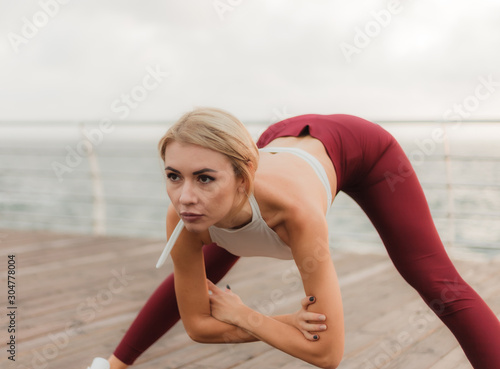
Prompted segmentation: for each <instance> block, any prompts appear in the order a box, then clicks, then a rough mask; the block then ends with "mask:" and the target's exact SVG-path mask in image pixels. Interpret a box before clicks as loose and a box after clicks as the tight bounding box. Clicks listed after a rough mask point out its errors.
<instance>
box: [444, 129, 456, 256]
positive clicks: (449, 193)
mask: <svg viewBox="0 0 500 369" xmlns="http://www.w3.org/2000/svg"><path fill="white" fill-rule="evenodd" d="M442 126H443V132H444V140H443V147H444V163H445V168H446V198H447V212H446V219H447V226H448V237H446V247H452V246H453V245H454V244H455V196H454V194H453V173H452V168H451V153H450V140H449V137H448V133H447V131H446V122H442Z"/></svg>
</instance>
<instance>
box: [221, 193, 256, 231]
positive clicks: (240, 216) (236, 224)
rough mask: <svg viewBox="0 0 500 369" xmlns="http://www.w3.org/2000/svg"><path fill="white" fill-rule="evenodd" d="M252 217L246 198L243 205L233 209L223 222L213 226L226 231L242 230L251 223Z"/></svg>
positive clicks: (250, 207)
mask: <svg viewBox="0 0 500 369" xmlns="http://www.w3.org/2000/svg"><path fill="white" fill-rule="evenodd" d="M252 215H253V212H252V206H251V205H250V201H249V200H248V198H246V199H245V203H244V204H243V205H238V206H237V207H235V208H234V209H233V210H232V211H231V212H229V214H228V215H227V216H226V217H225V218H224V219H223V220H221V221H220V222H219V223H217V224H215V226H216V227H219V228H226V229H238V228H242V227H244V226H245V225H247V224H248V223H250V222H251V221H252Z"/></svg>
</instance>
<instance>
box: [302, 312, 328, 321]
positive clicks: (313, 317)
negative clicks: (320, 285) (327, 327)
mask: <svg viewBox="0 0 500 369" xmlns="http://www.w3.org/2000/svg"><path fill="white" fill-rule="evenodd" d="M300 317H301V318H302V319H304V320H307V321H309V322H324V321H326V315H324V314H318V313H313V312H309V311H308V312H304V313H302V315H301V316H300Z"/></svg>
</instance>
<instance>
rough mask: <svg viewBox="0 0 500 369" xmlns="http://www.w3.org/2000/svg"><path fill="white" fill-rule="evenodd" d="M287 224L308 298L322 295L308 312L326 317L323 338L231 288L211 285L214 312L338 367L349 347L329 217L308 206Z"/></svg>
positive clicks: (286, 349) (288, 350)
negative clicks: (259, 308)
mask: <svg viewBox="0 0 500 369" xmlns="http://www.w3.org/2000/svg"><path fill="white" fill-rule="evenodd" d="M285 224H286V227H287V230H288V235H289V239H290V240H292V241H290V242H289V243H290V247H291V249H292V253H293V257H294V260H295V263H296V265H297V267H298V269H299V271H300V274H301V277H302V282H303V285H304V290H305V293H306V296H315V297H316V302H315V303H314V304H313V305H311V306H310V309H308V310H310V311H313V312H316V313H321V314H324V315H326V322H325V323H326V324H327V326H328V329H327V330H326V331H324V332H321V339H320V340H318V341H315V342H312V341H309V340H306V339H305V338H304V336H303V334H302V333H301V332H300V331H299V330H298V329H296V328H294V327H292V326H290V325H288V324H284V323H282V322H279V321H277V320H275V319H273V318H272V317H268V316H265V315H263V314H260V313H258V312H256V311H254V310H252V309H251V308H249V307H248V306H246V305H244V304H243V303H241V300H239V298H238V297H237V296H236V295H234V294H232V293H230V292H229V291H226V292H223V291H221V290H218V289H214V288H211V289H212V290H213V296H212V297H211V300H212V301H211V302H212V315H213V316H214V317H216V318H217V319H219V320H222V321H225V322H226V323H230V324H234V325H236V326H238V327H240V328H242V329H244V330H245V331H247V332H248V333H250V334H252V335H254V336H255V337H257V338H259V339H260V340H261V341H264V342H266V343H268V344H270V345H272V346H274V347H276V348H277V349H279V350H281V351H284V352H286V353H288V354H290V355H292V356H295V357H297V358H299V359H302V360H304V361H307V362H309V363H311V364H313V365H316V366H319V367H321V368H328V369H332V368H336V367H337V366H338V365H339V363H340V360H341V359H342V355H343V351H344V321H343V320H344V319H343V311H342V301H341V296H340V288H339V284H338V280H337V276H336V273H335V269H334V266H333V262H332V260H331V257H330V252H329V248H328V226H327V223H326V220H325V216H324V214H322V212H321V210H318V211H315V209H310V211H304V209H303V208H302V209H300V210H299V209H297V211H294V212H292V213H290V215H289V219H288V220H287V222H286V223H285ZM224 300H226V301H224ZM229 307H230V308H229Z"/></svg>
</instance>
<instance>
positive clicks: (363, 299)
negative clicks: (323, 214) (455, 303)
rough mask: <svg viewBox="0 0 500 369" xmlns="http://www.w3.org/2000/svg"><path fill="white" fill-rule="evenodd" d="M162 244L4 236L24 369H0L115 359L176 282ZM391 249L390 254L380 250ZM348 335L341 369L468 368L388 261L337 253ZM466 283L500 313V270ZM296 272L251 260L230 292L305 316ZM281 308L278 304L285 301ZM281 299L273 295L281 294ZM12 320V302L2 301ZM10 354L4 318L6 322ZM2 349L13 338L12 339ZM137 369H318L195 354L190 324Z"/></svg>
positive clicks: (492, 268)
mask: <svg viewBox="0 0 500 369" xmlns="http://www.w3.org/2000/svg"><path fill="white" fill-rule="evenodd" d="M162 248H163V241H161V240H160V241H159V240H151V239H150V240H148V239H131V238H120V237H94V236H82V235H68V234H55V233H48V232H21V231H9V230H3V231H1V230H0V255H1V257H0V259H1V263H2V266H1V268H0V270H2V275H1V276H0V277H1V283H2V285H3V286H6V270H7V267H6V266H7V260H8V255H11V254H15V255H16V257H15V258H16V273H17V274H16V303H17V306H18V310H17V320H16V328H17V330H16V339H17V352H16V362H15V363H13V362H11V361H8V360H7V359H6V351H5V349H4V348H2V353H1V357H0V363H1V364H0V366H1V368H16V369H27V368H30V369H44V368H49V369H63V368H64V369H67V368H86V367H87V365H89V364H90V361H91V359H92V358H93V357H94V356H104V357H107V356H108V355H109V354H110V353H111V352H112V351H113V350H114V348H115V346H116V345H117V344H118V342H119V340H120V339H121V337H122V336H123V334H124V333H125V331H126V329H127V328H128V326H129V325H130V323H131V321H132V320H133V319H134V317H135V316H136V314H137V312H138V311H139V309H140V308H141V307H142V305H143V304H144V302H145V300H146V299H147V298H148V297H149V295H150V294H151V293H152V292H153V290H154V289H155V288H156V286H157V285H158V284H159V283H160V282H161V281H162V279H163V278H164V277H165V276H166V275H167V274H168V273H170V271H171V270H172V265H171V263H170V262H168V263H167V264H166V265H165V266H164V267H163V268H162V269H160V270H156V269H155V263H156V260H157V258H158V256H159V254H160V253H161V250H162ZM381 248H382V247H381ZM333 260H334V263H335V266H336V269H337V273H338V276H339V280H340V284H341V289H342V296H343V303H344V311H345V326H346V349H345V355H344V360H343V362H342V364H341V366H340V368H343V369H349V368H352V369H375V368H384V369H392V368H405V369H412V368H415V369H451V368H453V369H457V368H458V369H465V368H471V366H470V364H468V362H467V360H466V359H465V356H464V354H463V353H462V351H461V350H460V348H459V347H458V345H457V343H456V341H455V339H454V338H453V336H452V335H451V333H450V332H449V331H448V330H447V329H446V328H445V327H444V325H443V324H442V323H441V322H440V321H439V320H438V319H437V318H436V317H435V316H434V315H433V314H432V313H431V312H430V311H429V309H428V308H427V307H426V306H425V304H424V303H423V302H422V301H421V300H420V298H419V296H418V295H417V293H416V292H415V291H413V290H412V289H411V288H410V287H409V286H407V285H406V283H405V282H404V281H403V280H402V278H401V277H400V276H399V275H398V274H397V272H396V270H395V268H394V267H393V266H392V264H391V262H390V261H389V259H388V257H387V256H386V255H385V253H384V252H381V253H380V254H358V253H350V252H346V251H340V250H337V251H335V252H334V255H333ZM455 263H456V266H457V268H458V269H459V271H460V272H461V273H462V276H463V277H464V278H465V279H466V280H467V281H468V282H469V283H470V284H471V285H472V286H473V287H475V288H476V289H477V291H478V292H479V293H480V294H481V295H482V296H483V298H484V299H485V300H486V301H487V302H488V304H489V305H490V306H491V307H492V309H493V310H494V311H495V313H496V314H499V313H500V283H499V282H500V276H499V274H498V270H499V266H500V260H498V259H496V260H475V261H460V260H455ZM298 282H299V278H298V273H297V271H296V268H295V266H294V264H293V261H281V260H273V259H266V258H245V259H242V260H240V261H239V262H238V263H237V264H236V266H235V267H234V268H233V270H232V271H231V272H230V273H229V274H228V275H227V276H226V277H225V278H224V280H223V281H221V285H225V283H230V284H231V288H232V289H233V290H234V291H235V292H236V293H238V294H239V295H240V296H241V297H242V299H243V301H244V302H245V303H246V304H248V305H250V306H252V307H253V308H255V309H259V310H260V311H262V312H264V313H266V314H280V313H286V312H292V311H295V310H297V309H298V306H299V305H298V304H299V300H300V298H301V297H302V290H301V286H300V284H299V283H298ZM277 290H278V291H280V292H281V293H282V296H283V297H282V298H279V299H276V298H274V300H273V297H274V296H276V291H277ZM273 291H274V292H273ZM2 295H3V296H2V299H1V301H2V302H3V306H4V311H6V308H5V307H6V306H7V301H6V300H7V298H6V292H5V289H3V292H2ZM0 325H1V329H2V337H3V338H2V341H1V342H2V344H1V345H2V347H4V343H5V341H4V339H6V337H7V334H6V331H7V325H8V321H7V317H6V314H3V313H2V314H1V318H0ZM4 337H5V338H4ZM134 367H137V368H138V369H167V368H169V369H172V368H189V369H194V368H200V369H201V368H221V369H225V368H235V369H247V368H248V369H249V368H264V369H265V368H269V369H273V368H291V369H294V368H295V369H296V368H312V367H313V366H311V365H308V364H306V363H303V362H302V361H300V360H298V359H295V358H293V357H291V356H288V355H286V354H284V353H281V352H280V351H278V350H275V349H273V348H271V347H269V346H267V345H266V344H264V343H262V342H256V343H250V344H240V345H235V344H234V345H233V344H231V345H205V344H198V343H194V342H192V341H191V340H190V339H189V337H188V336H187V335H186V334H185V332H184V329H183V327H182V324H181V323H178V324H177V325H176V326H175V327H174V328H173V329H172V330H171V331H170V332H168V333H167V334H166V335H165V336H164V337H163V338H162V339H160V340H159V341H158V342H157V343H156V344H155V345H154V346H153V347H152V348H150V349H149V350H148V351H147V352H146V353H145V354H144V355H143V356H141V357H140V358H139V360H138V361H137V362H136V365H135V366H134Z"/></svg>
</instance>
